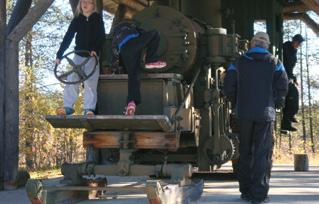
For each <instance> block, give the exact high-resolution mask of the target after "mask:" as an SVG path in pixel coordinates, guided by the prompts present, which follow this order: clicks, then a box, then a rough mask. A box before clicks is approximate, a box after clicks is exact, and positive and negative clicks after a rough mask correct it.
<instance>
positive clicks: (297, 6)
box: [283, 3, 310, 13]
mask: <svg viewBox="0 0 319 204" xmlns="http://www.w3.org/2000/svg"><path fill="white" fill-rule="evenodd" d="M309 10H310V8H308V7H307V6H306V5H305V4H303V3H291V4H288V5H287V6H285V7H284V8H283V13H292V12H306V11H309Z"/></svg>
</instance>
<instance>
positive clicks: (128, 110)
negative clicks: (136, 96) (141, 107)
mask: <svg viewBox="0 0 319 204" xmlns="http://www.w3.org/2000/svg"><path fill="white" fill-rule="evenodd" d="M135 109H136V104H135V102H134V101H130V102H129V103H128V104H127V106H126V111H125V115H127V116H133V115H134V114H135Z"/></svg>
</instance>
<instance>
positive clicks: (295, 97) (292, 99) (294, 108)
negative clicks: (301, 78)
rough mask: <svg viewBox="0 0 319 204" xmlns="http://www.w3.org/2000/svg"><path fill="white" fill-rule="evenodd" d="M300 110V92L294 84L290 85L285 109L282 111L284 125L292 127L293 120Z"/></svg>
mask: <svg viewBox="0 0 319 204" xmlns="http://www.w3.org/2000/svg"><path fill="white" fill-rule="evenodd" d="M298 110H299V91H298V88H297V86H296V85H295V84H294V83H289V89H288V93H287V96H286V101H285V107H284V108H283V110H282V113H283V117H282V125H284V126H288V127H289V126H291V118H293V117H294V116H295V115H296V114H297V113H298Z"/></svg>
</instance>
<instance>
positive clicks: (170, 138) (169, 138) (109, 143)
mask: <svg viewBox="0 0 319 204" xmlns="http://www.w3.org/2000/svg"><path fill="white" fill-rule="evenodd" d="M122 140H123V134H122V133H121V132H86V133H84V136H83V145H84V147H86V146H88V145H93V147H95V148H121V145H122ZM128 142H129V143H130V144H129V146H130V147H131V148H134V149H168V150H176V149H178V147H179V136H178V135H177V134H175V133H165V132H134V133H132V134H131V136H130V139H129V141H128Z"/></svg>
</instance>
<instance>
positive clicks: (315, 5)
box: [301, 0, 319, 15]
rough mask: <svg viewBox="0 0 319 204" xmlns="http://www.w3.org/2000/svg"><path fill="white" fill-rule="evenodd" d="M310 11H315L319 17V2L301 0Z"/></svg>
mask: <svg viewBox="0 0 319 204" xmlns="http://www.w3.org/2000/svg"><path fill="white" fill-rule="evenodd" d="M301 1H302V2H303V3H304V4H305V5H306V6H307V7H308V8H309V9H310V10H313V11H314V12H316V13H317V14H318V15H319V2H318V0H301Z"/></svg>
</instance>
